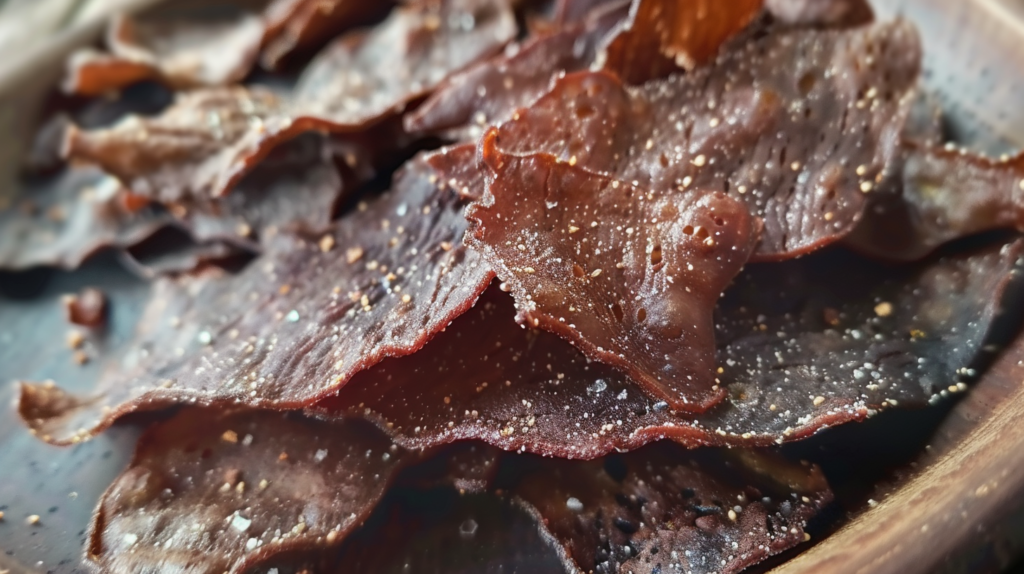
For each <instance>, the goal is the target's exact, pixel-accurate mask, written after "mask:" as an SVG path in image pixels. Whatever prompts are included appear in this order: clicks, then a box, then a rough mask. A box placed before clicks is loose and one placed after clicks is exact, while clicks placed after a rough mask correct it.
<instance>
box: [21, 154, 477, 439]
mask: <svg viewBox="0 0 1024 574" xmlns="http://www.w3.org/2000/svg"><path fill="white" fill-rule="evenodd" d="M467 225H468V224H467V223H466V221H465V219H464V218H463V215H462V205H461V203H460V202H459V198H458V196H457V195H456V194H455V193H453V192H451V191H450V190H448V189H447V188H445V189H441V187H440V186H439V185H438V179H437V176H436V175H435V174H434V172H433V171H432V170H430V169H429V168H428V167H427V166H426V165H425V164H424V163H423V161H421V160H416V161H413V162H412V163H411V164H409V165H408V167H407V168H405V169H404V170H403V171H402V172H400V173H399V174H398V175H397V176H396V180H395V184H394V186H393V189H392V191H390V192H388V193H387V194H385V195H384V196H383V197H381V198H379V199H376V200H374V201H373V202H372V203H368V204H367V203H364V204H361V205H360V206H359V208H357V209H356V210H354V211H353V212H352V213H349V214H348V215H346V216H345V217H343V218H342V219H341V220H340V221H339V222H338V223H337V224H336V225H335V227H334V229H333V230H332V231H331V232H330V233H327V234H325V235H322V236H318V237H317V236H314V237H309V238H306V237H302V236H296V235H279V236H278V237H277V238H276V239H275V240H274V241H273V242H272V244H271V245H270V246H269V247H268V250H267V253H266V254H264V255H263V256H262V257H260V258H258V259H256V260H255V261H253V262H252V263H251V264H250V265H249V266H248V267H247V268H246V269H245V270H244V271H243V272H242V273H240V274H238V275H236V276H233V277H228V276H224V274H222V273H216V272H213V271H210V272H207V273H205V274H203V275H200V276H198V277H185V278H181V279H178V280H172V279H165V280H161V281H158V282H156V283H155V284H154V288H153V293H152V295H151V297H150V302H149V305H148V307H147V309H146V312H145V313H144V315H143V316H142V318H141V319H140V321H139V327H138V332H137V335H136V337H135V340H133V341H132V342H130V343H129V344H127V345H126V346H125V348H124V349H122V350H121V351H120V352H119V353H115V354H114V356H113V357H111V358H110V360H109V364H108V369H106V372H104V373H103V375H102V376H101V377H100V379H99V380H98V381H97V383H96V387H95V390H94V391H92V392H89V393H83V394H82V395H81V396H78V397H76V396H72V395H69V394H67V393H66V392H64V391H62V390H61V389H59V388H55V387H53V386H52V385H50V386H47V385H30V384H25V385H23V393H22V397H21V402H20V406H19V410H20V413H21V414H22V416H23V418H24V420H25V421H26V422H27V424H28V425H29V426H30V428H32V429H33V430H34V431H35V432H37V434H39V435H40V436H41V437H42V438H43V439H44V440H46V441H47V442H52V443H54V444H68V443H73V442H79V441H81V440H84V439H87V438H89V437H90V436H92V435H94V434H95V433H97V432H99V431H100V430H102V429H104V428H106V427H108V426H109V425H110V424H111V423H112V422H113V421H114V420H115V419H116V418H118V417H120V416H122V415H124V414H126V413H129V412H133V411H137V410H153V409H157V408H162V407H166V406H168V405H173V404H178V403H190V404H199V405H232V404H244V405H248V406H253V407H260V408H271V409H295V408H302V407H304V406H308V405H310V404H312V403H313V402H314V401H316V400H318V399H321V398H323V397H325V396H328V395H330V394H333V393H334V392H335V391H337V389H338V388H340V387H341V386H343V385H344V384H345V383H346V382H347V381H348V380H349V378H351V377H352V376H353V375H354V374H355V373H358V372H359V371H361V370H363V369H366V368H368V367H371V366H373V365H374V364H376V363H377V362H379V361H381V360H382V359H384V358H386V357H393V356H402V355H407V354H409V353H413V352H415V351H417V350H418V349H420V348H421V347H422V346H423V345H424V344H426V342H427V341H428V340H430V339H431V338H432V337H433V336H434V335H435V334H437V333H438V332H440V331H441V330H443V329H444V328H445V327H447V326H448V324H449V323H450V322H451V321H452V320H453V319H454V318H455V317H457V316H459V315H461V314H462V313H464V312H465V311H467V310H468V309H470V308H471V307H472V306H473V304H474V302H475V301H476V299H477V298H478V297H479V296H480V294H481V293H483V291H484V290H485V289H486V287H487V285H488V284H489V283H490V281H491V280H492V278H493V276H494V274H493V272H492V271H491V269H490V267H489V266H487V264H486V263H484V262H483V260H482V259H481V258H480V257H479V256H478V255H477V254H476V253H475V252H473V251H470V250H468V249H466V248H465V247H464V246H463V245H462V236H463V235H464V232H465V229H466V226H467Z"/></svg>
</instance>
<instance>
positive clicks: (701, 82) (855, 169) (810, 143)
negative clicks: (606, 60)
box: [499, 21, 920, 259]
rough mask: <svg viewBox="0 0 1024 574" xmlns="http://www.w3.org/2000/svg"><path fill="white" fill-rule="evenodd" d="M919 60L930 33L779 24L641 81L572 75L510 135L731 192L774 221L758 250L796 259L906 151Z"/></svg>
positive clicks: (534, 146) (566, 155)
mask: <svg viewBox="0 0 1024 574" xmlns="http://www.w3.org/2000/svg"><path fill="white" fill-rule="evenodd" d="M919 65H920V46H919V42H918V37H917V33H916V31H915V30H914V28H913V26H911V25H910V24H908V23H906V22H902V21H897V22H895V23H889V24H880V25H876V26H870V27H864V28H857V29H853V30H826V31H818V30H789V31H787V30H776V31H770V32H768V33H767V34H765V35H763V36H762V37H756V38H752V39H749V41H746V42H735V43H733V45H732V47H731V48H730V49H728V50H726V52H725V53H724V54H723V55H722V56H720V57H719V58H718V60H716V62H715V63H714V65H710V66H705V67H701V68H698V69H697V70H695V71H694V72H693V73H691V74H687V75H685V76H677V77H673V78H670V79H667V80H664V81H658V82H651V83H649V84H647V85H644V86H641V87H638V88H632V89H627V88H624V87H623V86H622V85H621V84H620V83H619V82H618V81H617V80H616V79H615V78H613V77H611V76H609V75H607V74H601V73H581V74H575V75H570V76H568V77H566V78H565V79H564V80H562V81H560V82H559V83H558V84H556V86H555V87H554V89H553V90H552V92H551V93H549V94H548V95H546V96H545V97H543V98H541V100H540V101H538V102H537V103H536V104H535V105H534V106H532V107H531V108H529V109H525V110H520V111H519V112H518V114H519V119H518V120H515V121H513V122H510V123H507V124H505V125H504V126H502V128H501V133H500V140H499V141H500V144H501V146H502V147H503V148H504V149H506V150H508V151H511V152H517V153H527V152H531V153H532V152H541V151H544V152H548V153H552V154H555V155H556V156H558V157H559V158H560V159H562V160H563V161H569V162H573V163H576V164H577V165H579V166H580V167H583V168H584V169H587V170H590V171H594V172H597V173H603V174H608V175H611V176H614V177H616V178H617V179H620V180H624V181H629V182H636V185H637V186H638V187H641V188H644V189H649V190H652V191H655V192H659V193H666V192H669V191H671V190H679V191H686V190H690V189H697V190H707V191H723V192H726V193H729V194H730V195H732V196H733V197H735V198H737V199H740V200H741V201H743V202H745V203H747V205H748V206H749V208H750V210H751V212H752V213H753V214H754V215H757V216H759V217H761V218H763V219H764V223H765V233H764V236H763V237H762V240H761V243H760V245H759V246H758V250H757V253H756V257H757V258H759V259H781V258H787V257H792V256H795V255H799V254H803V253H807V252H810V251H813V250H815V249H817V248H819V247H822V246H824V245H826V244H828V243H831V242H834V241H835V240H837V239H838V238H840V237H842V236H843V235H845V234H846V233H848V232H849V231H850V230H851V229H852V228H853V226H854V225H855V223H856V222H857V221H858V220H859V219H860V216H861V213H862V210H863V209H864V205H865V196H866V195H867V193H865V192H870V191H871V190H873V189H874V187H875V186H876V185H877V184H878V182H879V180H880V179H881V178H882V176H883V174H884V172H885V170H886V168H887V167H889V166H890V164H891V163H892V162H893V161H894V160H895V158H896V155H897V153H898V139H899V135H900V132H901V130H902V123H903V119H904V117H905V115H906V112H907V109H908V108H909V105H910V101H911V98H909V97H908V96H909V95H910V94H912V93H913V89H914V86H915V83H916V79H917V76H918V69H919Z"/></svg>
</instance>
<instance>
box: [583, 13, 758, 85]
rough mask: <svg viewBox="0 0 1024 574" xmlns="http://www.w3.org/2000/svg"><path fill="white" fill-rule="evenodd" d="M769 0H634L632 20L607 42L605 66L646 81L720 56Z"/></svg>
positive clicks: (639, 81)
mask: <svg viewBox="0 0 1024 574" xmlns="http://www.w3.org/2000/svg"><path fill="white" fill-rule="evenodd" d="M763 3H764V2H763V0H728V1H725V2H723V1H722V0H688V1H684V2H680V1H679V0H633V4H632V6H631V8H630V11H629V18H628V19H627V20H626V21H625V22H623V23H622V25H621V27H620V29H619V30H618V31H617V32H615V33H614V34H613V35H612V36H611V37H610V38H609V39H608V42H607V45H605V46H604V48H603V50H602V55H601V59H600V62H601V66H602V67H603V68H604V69H605V70H608V71H610V72H613V73H615V74H616V75H618V76H619V77H620V78H622V79H623V81H625V82H626V83H628V84H642V83H644V82H646V81H648V80H654V79H657V78H663V77H665V76H668V75H669V74H672V73H674V72H678V71H680V70H687V71H692V70H693V69H694V68H696V67H697V66H700V65H703V64H705V63H708V62H710V61H711V60H712V59H714V57H715V55H716V54H718V50H719V48H721V46H722V45H723V44H724V43H725V42H726V41H728V40H729V39H730V38H732V37H733V36H735V35H736V34H738V33H739V32H740V31H742V30H743V29H744V28H746V27H747V26H748V25H749V24H750V23H751V22H753V21H754V19H755V18H756V17H757V16H758V15H759V14H760V13H761V8H762V4H763Z"/></svg>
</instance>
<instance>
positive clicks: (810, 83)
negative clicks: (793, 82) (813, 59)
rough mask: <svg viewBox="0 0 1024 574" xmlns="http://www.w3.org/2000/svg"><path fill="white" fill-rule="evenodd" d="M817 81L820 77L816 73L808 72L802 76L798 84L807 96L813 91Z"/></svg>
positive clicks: (802, 92)
mask: <svg viewBox="0 0 1024 574" xmlns="http://www.w3.org/2000/svg"><path fill="white" fill-rule="evenodd" d="M817 83H818V79H817V78H815V77H814V74H813V73H810V72H808V73H806V74H804V75H803V76H801V77H800V81H799V82H798V83H797V85H798V86H799V88H800V93H801V94H803V95H805V96H806V95H807V94H809V93H811V90H813V89H814V85H815V84H817Z"/></svg>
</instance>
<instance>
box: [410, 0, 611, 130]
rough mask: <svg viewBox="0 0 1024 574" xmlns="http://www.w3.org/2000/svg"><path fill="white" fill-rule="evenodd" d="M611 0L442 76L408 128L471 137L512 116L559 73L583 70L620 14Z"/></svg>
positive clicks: (417, 109) (538, 94)
mask: <svg viewBox="0 0 1024 574" xmlns="http://www.w3.org/2000/svg"><path fill="white" fill-rule="evenodd" d="M627 6H628V5H627V4H626V3H625V2H616V3H614V4H609V5H608V6H602V7H601V10H600V11H599V12H597V13H594V14H592V15H591V16H590V17H589V18H587V19H585V20H581V21H580V22H579V23H575V24H569V25H567V26H565V27H562V28H559V29H557V30H555V31H554V32H551V33H548V34H542V35H540V36H537V37H533V38H530V39H527V40H526V41H524V42H523V43H522V44H520V45H517V46H511V47H509V48H508V49H506V50H505V53H504V54H501V55H499V56H496V57H495V58H492V59H490V60H487V61H484V62H480V63H477V64H476V65H473V66H470V67H469V68H467V69H466V70H464V71H462V72H459V73H456V74H453V75H452V76H451V77H449V78H448V79H447V80H445V81H444V82H443V83H442V84H441V85H440V86H438V88H437V91H435V92H434V94H433V95H431V96H430V97H429V98H427V101H426V102H424V103H423V104H422V105H421V106H419V107H418V108H416V110H415V111H414V112H412V113H411V114H409V115H407V116H406V117H405V127H406V129H407V130H409V131H410V132H425V133H439V134H442V135H444V136H445V137H448V138H450V139H453V140H470V139H472V140H475V139H477V138H479V137H480V135H482V134H483V132H484V131H485V130H486V128H487V126H488V125H492V124H500V123H502V122H505V121H508V120H510V119H512V114H513V113H514V112H515V111H516V109H518V108H522V107H529V106H530V104H532V103H533V102H535V101H537V99H538V98H540V97H541V96H542V95H544V94H546V93H547V92H548V90H549V89H550V88H551V83H552V81H553V80H554V79H555V78H557V77H558V76H559V75H560V74H563V73H565V72H573V71H578V70H584V69H586V68H587V67H589V66H590V64H591V63H592V62H593V61H594V57H595V54H596V52H597V49H598V47H599V44H600V42H601V41H602V40H603V39H604V37H605V36H606V35H607V33H608V32H609V31H610V30H611V29H612V28H613V27H614V26H615V25H616V24H617V23H618V22H619V21H620V20H621V19H622V18H623V17H624V16H625V15H626V8H627Z"/></svg>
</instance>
